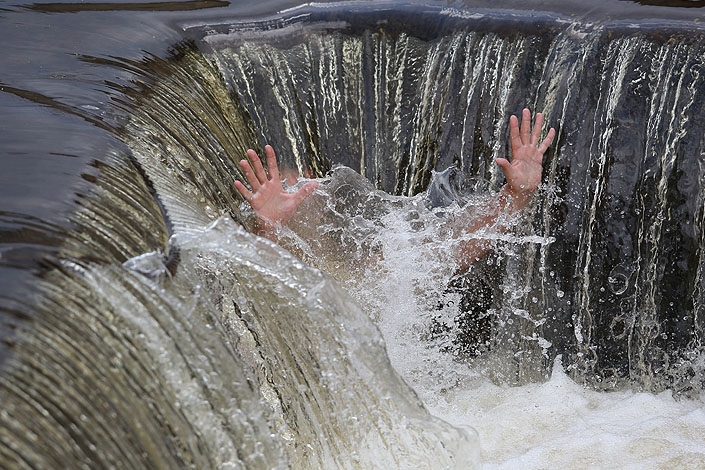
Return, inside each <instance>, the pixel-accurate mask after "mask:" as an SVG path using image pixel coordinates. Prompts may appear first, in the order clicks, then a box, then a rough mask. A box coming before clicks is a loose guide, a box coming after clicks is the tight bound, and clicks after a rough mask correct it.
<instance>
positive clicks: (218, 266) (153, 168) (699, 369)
mask: <svg viewBox="0 0 705 470" xmlns="http://www.w3.org/2000/svg"><path fill="white" fill-rule="evenodd" d="M356 5H357V4H356ZM180 27H181V30H180V35H181V36H182V37H181V40H180V41H179V42H178V43H176V44H174V45H173V47H172V48H171V49H170V51H169V54H168V56H166V55H165V56H160V55H149V54H146V55H145V57H144V58H143V59H141V60H133V59H126V58H119V57H108V56H94V55H88V54H86V55H83V56H81V57H80V60H81V61H82V62H83V63H85V64H90V65H91V66H92V67H97V68H100V69H101V70H106V69H109V70H115V71H118V72H119V73H120V74H126V75H128V76H129V77H130V78H129V80H125V81H123V82H121V81H119V80H116V81H110V80H106V82H105V86H106V91H105V92H106V93H107V95H108V97H109V100H108V102H109V106H110V108H111V110H112V112H113V113H114V114H113V115H111V119H103V118H97V117H96V116H93V115H91V114H90V113H89V112H86V111H85V110H79V109H73V108H71V109H70V113H69V114H71V115H74V116H79V117H82V118H83V119H84V120H85V121H86V122H87V123H88V125H92V126H96V127H99V128H100V129H102V130H104V131H106V132H108V133H109V134H110V135H111V136H112V137H113V138H114V139H115V141H116V142H117V143H115V144H114V145H111V147H110V149H109V150H107V151H106V152H105V155H101V156H100V157H99V158H96V160H95V161H93V162H92V163H91V164H90V166H89V168H87V169H85V171H83V172H82V174H81V176H82V179H83V181H84V182H85V183H86V185H87V187H88V188H89V190H86V191H83V192H81V193H80V194H77V196H76V210H75V212H74V213H73V214H71V216H70V218H69V219H68V220H67V221H66V223H65V224H53V223H50V222H48V221H45V220H41V219H38V218H32V217H30V216H26V215H22V214H9V213H5V212H3V213H2V214H1V215H2V219H1V220H2V222H3V224H8V225H10V224H16V226H18V227H22V229H21V230H19V229H18V230H15V231H11V230H7V231H5V232H3V236H4V237H5V238H3V243H10V242H13V243H14V242H15V241H14V240H15V239H17V240H19V239H22V237H28V239H27V240H25V242H26V243H36V244H37V245H42V244H44V245H46V247H45V248H46V249H44V250H43V251H42V253H41V256H40V257H38V259H37V260H34V261H32V263H31V265H25V264H23V263H24V262H25V261H24V259H23V256H24V254H23V253H24V252H22V251H21V250H17V251H12V250H8V251H7V252H3V255H2V256H3V257H2V258H0V260H2V261H3V266H9V267H10V268H12V269H23V270H27V271H29V272H31V276H32V278H33V280H34V282H35V286H34V287H35V288H36V290H35V291H33V292H32V294H31V295H29V294H28V295H27V296H26V297H24V298H22V299H21V300H12V299H11V296H9V295H8V296H7V299H10V300H7V302H3V304H2V309H3V310H2V311H3V320H2V322H1V323H0V328H2V329H1V330H0V332H1V333H2V341H1V342H0V366H1V367H2V380H0V394H1V396H2V400H3V407H2V408H3V409H2V410H0V462H6V463H8V467H10V468H56V467H66V466H70V467H78V466H86V467H98V466H100V467H103V466H105V467H111V466H114V467H126V466H127V467H130V468H154V467H159V468H162V467H163V468H182V467H195V468H211V467H217V468H472V467H478V466H480V463H481V456H480V445H479V442H478V436H477V433H476V431H475V430H473V429H470V428H465V427H462V426H454V425H451V424H449V423H448V422H446V421H444V420H442V419H440V418H438V417H436V416H434V415H433V414H431V413H430V412H429V411H428V410H427V407H426V405H425V404H424V402H423V401H422V399H421V398H420V397H419V395H418V393H417V391H416V388H421V389H423V390H424V391H425V392H426V393H429V394H433V395H437V396H441V397H442V396H446V395H445V394H448V393H450V392H452V391H453V390H457V389H458V388H460V387H462V384H464V383H467V381H468V380H475V379H474V378H475V377H482V378H483V379H488V380H489V381H491V382H493V383H495V384H497V385H500V386H525V385H527V384H535V383H542V382H546V381H548V380H549V379H550V378H551V376H552V374H553V377H554V378H556V377H557V379H555V380H565V382H566V383H567V381H568V378H567V377H565V378H564V377H563V376H562V375H561V374H562V373H563V372H562V371H563V369H564V370H565V373H566V374H567V375H568V377H570V378H571V379H572V380H573V381H575V382H577V383H579V384H581V385H584V386H586V387H588V388H591V389H596V390H620V391H623V390H636V391H646V392H649V393H660V392H663V391H668V392H669V393H672V394H673V395H675V396H678V397H680V398H682V399H683V400H687V399H688V398H695V397H698V396H699V395H700V394H701V393H702V390H703V384H704V383H705V369H704V367H705V352H704V350H703V340H704V338H703V335H704V334H705V332H704V331H703V324H704V322H705V311H704V309H705V297H704V294H703V292H704V290H703V289H704V288H705V285H704V284H703V283H704V282H705V281H704V278H705V273H703V270H704V269H705V260H704V258H703V257H704V254H703V250H702V247H703V246H705V240H703V228H704V227H703V225H704V224H705V215H704V211H703V207H705V200H704V198H705V195H703V188H705V184H703V181H704V178H705V176H704V175H705V174H704V173H703V172H704V171H705V170H704V169H703V166H702V162H703V159H704V158H705V138H704V137H703V136H704V135H705V134H703V129H705V116H704V115H703V113H702V112H701V111H702V109H705V81H704V80H705V73H703V72H705V64H704V60H705V59H703V58H704V57H705V40H704V39H705V31H704V30H703V29H702V27H701V26H699V24H698V23H697V22H687V21H682V22H677V21H674V22H664V23H654V24H651V23H649V22H644V23H642V24H639V25H636V26H635V25H634V24H632V23H630V22H628V21H619V20H615V21H603V22H594V23H593V22H589V21H575V20H567V19H566V18H565V17H563V16H561V15H559V14H552V13H551V14H545V13H541V14H539V13H537V14H536V15H534V16H533V17H531V18H527V17H526V16H522V15H515V14H510V13H507V12H499V13H497V12H494V11H492V10H482V11H478V12H470V11H469V10H456V9H451V8H435V7H433V8H432V7H424V8H421V7H414V8H406V7H402V6H399V7H398V8H396V9H395V8H391V7H390V8H389V9H385V8H382V9H374V8H369V9H368V8H363V7H360V6H359V5H358V8H357V9H354V10H352V11H349V10H347V9H346V8H344V7H342V6H340V5H335V4H332V5H328V6H324V5H315V4H310V5H304V6H301V7H297V8H294V9H291V10H285V11H283V12H281V13H280V14H277V15H275V16H272V17H262V18H255V19H248V20H241V19H232V20H230V19H218V20H213V19H208V20H203V19H199V20H193V21H184V22H182V23H180ZM0 85H3V84H2V83H0ZM3 91H6V92H7V93H12V94H14V95H17V96H21V97H23V98H27V97H29V99H32V100H34V101H36V102H40V103H42V104H45V103H49V102H50V103H53V105H52V106H53V107H54V108H56V109H60V110H65V108H67V109H68V108H69V107H64V106H59V105H58V104H56V103H57V102H55V101H51V100H47V99H44V98H42V97H40V98H38V97H37V95H36V94H30V93H25V92H23V91H21V90H19V89H16V88H13V87H10V86H4V87H3ZM523 107H529V108H531V109H532V110H536V111H542V112H543V113H544V114H545V116H546V120H547V125H550V126H553V127H555V128H556V129H557V131H558V133H557V138H556V140H555V142H554V143H553V145H552V147H551V149H550V150H549V152H548V153H547V155H546V158H545V161H544V177H543V184H542V186H541V188H540V189H539V191H538V194H537V196H536V198H535V200H534V201H533V203H532V205H531V206H530V208H528V209H527V210H526V211H524V212H523V213H521V214H519V215H518V216H517V217H515V218H513V219H512V220H511V221H510V222H511V224H512V227H513V230H512V233H510V234H498V233H493V232H491V231H485V232H482V233H479V234H476V235H473V236H477V237H480V238H482V239H484V240H487V241H489V242H491V243H492V244H493V247H494V252H493V253H492V254H490V255H488V256H487V257H486V258H483V259H482V260H480V261H479V262H478V263H477V264H476V265H475V266H473V267H472V268H471V269H470V270H469V271H467V272H464V273H457V272H455V270H454V269H453V267H454V265H453V262H454V260H453V259H452V252H451V251H450V249H449V246H450V245H449V243H451V242H450V241H449V240H448V237H444V236H439V235H438V234H439V233H440V234H443V233H445V232H443V230H444V227H445V225H444V223H446V222H447V221H448V220H453V218H459V217H467V216H469V215H468V214H472V213H473V212H475V213H477V212H481V211H482V210H483V209H484V206H485V205H486V204H487V201H488V197H491V194H493V192H494V191H496V190H498V188H499V187H500V186H501V185H502V184H503V175H502V173H501V171H500V170H499V167H498V166H497V165H496V164H495V163H494V160H495V159H496V158H500V157H503V158H504V157H507V158H510V151H509V146H508V138H507V137H508V121H509V116H510V115H512V114H517V113H519V112H521V109H522V108H523ZM113 116H114V119H113V118H112V117H113ZM264 144H271V145H273V146H274V148H275V149H276V151H277V153H278V155H279V157H280V161H281V166H282V168H283V169H284V171H285V172H297V173H299V174H301V175H305V177H307V178H318V179H319V181H320V182H321V185H320V189H319V190H318V191H317V192H316V194H314V195H313V196H312V197H311V198H310V199H309V200H307V201H306V203H305V204H304V206H303V207H302V208H301V211H300V213H299V214H298V215H297V217H296V218H295V219H294V220H292V222H291V224H290V226H289V227H287V228H285V229H284V230H283V232H282V233H281V234H280V241H281V243H280V244H275V243H272V242H271V241H268V240H265V239H262V238H259V237H257V236H255V235H254V234H252V233H251V232H250V231H248V229H251V228H252V223H253V214H252V213H251V211H250V210H249V209H248V208H247V205H246V204H244V203H243V201H242V200H241V198H240V196H239V194H238V193H237V191H236V190H235V188H234V186H233V184H232V182H233V180H235V179H240V180H243V175H242V173H241V170H240V168H239V166H238V164H237V162H238V161H239V160H240V159H241V158H244V157H245V152H246V150H247V149H248V148H255V149H261V148H262V147H263V146H264ZM449 167H454V169H453V170H448V171H444V170H446V169H447V168H449ZM429 188H430V190H429ZM444 188H445V189H444ZM448 188H450V189H448ZM478 188H480V189H478ZM433 191H446V193H444V194H450V195H451V196H452V197H451V198H450V199H447V200H445V199H444V198H440V199H444V201H445V202H444V203H443V207H439V206H438V205H437V204H434V203H432V202H431V200H432V199H433V198H432V197H430V196H429V193H432V192H433ZM444 197H445V196H444ZM453 199H455V200H453ZM13 226H14V225H13ZM12 237H15V238H12ZM11 238H12V239H11ZM13 263H14V264H13ZM554 364H559V366H558V367H559V368H561V370H556V369H554ZM468 377H471V378H470V379H468ZM551 380H553V379H551ZM449 391H450V392H449Z"/></svg>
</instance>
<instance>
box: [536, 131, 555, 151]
mask: <svg viewBox="0 0 705 470" xmlns="http://www.w3.org/2000/svg"><path fill="white" fill-rule="evenodd" d="M555 136H556V130H555V129H554V128H553V127H552V128H551V129H549V131H548V134H547V135H546V138H545V139H543V142H541V145H539V152H540V153H541V154H544V153H546V150H548V147H549V146H550V145H551V144H552V143H553V138H554V137H555Z"/></svg>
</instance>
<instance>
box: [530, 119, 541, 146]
mask: <svg viewBox="0 0 705 470" xmlns="http://www.w3.org/2000/svg"><path fill="white" fill-rule="evenodd" d="M542 128H543V113H536V121H535V122H534V130H532V131H531V145H533V146H536V145H537V144H538V143H539V138H540V137H541V129H542Z"/></svg>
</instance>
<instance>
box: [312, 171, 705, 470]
mask: <svg viewBox="0 0 705 470" xmlns="http://www.w3.org/2000/svg"><path fill="white" fill-rule="evenodd" d="M345 177H346V178H353V179H352V180H346V181H345V182H344V183H343V184H341V183H340V182H339V181H338V182H335V178H334V179H333V185H334V187H336V186H335V185H339V186H337V187H338V190H339V189H340V188H346V191H348V192H347V193H346V197H351V196H350V195H351V194H352V193H353V192H354V191H353V192H350V187H351V186H352V187H357V188H358V190H359V192H360V193H359V194H355V195H354V197H353V199H354V200H355V201H356V202H355V204H354V207H353V208H352V209H348V210H350V212H351V213H350V214H347V213H342V214H341V213H340V212H336V216H337V217H341V218H342V220H343V225H344V226H345V228H344V229H342V232H344V233H347V234H348V235H350V236H351V237H357V240H358V243H359V240H360V239H361V234H364V238H365V240H366V242H365V245H366V246H368V251H369V247H370V246H371V247H376V248H375V249H378V250H379V251H381V256H380V257H378V258H376V259H375V260H374V262H370V258H369V253H365V252H364V251H365V250H364V249H363V247H362V245H363V244H360V243H359V246H358V250H357V251H356V252H354V253H353V255H352V258H353V259H354V261H356V262H359V261H360V260H361V259H363V260H367V262H368V267H367V269H358V268H355V269H352V268H350V267H351V266H354V263H349V262H346V263H342V264H341V266H343V267H346V269H345V270H344V271H343V272H337V273H336V272H333V273H332V274H333V275H334V276H336V277H338V278H339V279H342V280H343V282H342V283H343V284H344V285H345V286H346V287H347V288H348V290H349V291H350V292H351V293H352V294H353V295H354V296H355V297H356V298H357V299H358V300H359V301H360V303H361V304H362V305H363V306H364V307H365V308H366V309H367V310H368V311H369V312H370V314H371V316H372V317H373V318H374V319H375V321H376V323H377V325H378V327H379V328H380V330H381V331H382V335H383V336H384V338H385V341H386V346H387V352H388V354H389V357H390V359H391V362H392V365H393V366H394V368H395V369H396V370H397V371H398V372H399V373H400V375H401V376H402V377H403V378H404V379H405V380H406V382H407V383H409V384H410V385H411V386H412V388H413V389H414V390H415V391H416V392H417V393H418V395H419V396H420V397H421V399H422V400H423V401H424V403H425V404H426V406H427V407H428V409H429V410H430V411H431V412H432V413H433V414H434V415H436V416H438V417H440V418H442V419H444V420H446V421H447V422H449V423H451V424H453V425H456V426H461V427H472V428H474V429H475V430H477V432H478V433H479V437H480V444H481V452H482V459H483V464H484V468H486V469H492V470H494V469H507V470H516V469H521V470H526V469H679V470H680V469H705V408H704V407H703V405H704V403H703V400H704V398H705V397H703V396H702V395H701V396H700V397H699V398H682V399H678V400H676V399H674V397H673V396H672V395H671V393H670V392H664V393H661V394H657V395H656V394H650V393H636V392H633V391H629V390H621V391H612V392H599V391H595V390H592V389H588V388H585V387H583V386H581V385H578V384H577V383H575V382H574V381H573V380H571V379H570V378H569V377H568V376H567V375H566V373H565V371H564V367H563V365H562V363H561V358H560V356H559V357H558V358H557V359H556V361H555V362H554V364H553V368H552V373H551V376H550V379H549V380H546V381H540V380H537V381H533V382H531V383H529V384H526V385H521V386H509V385H501V384H502V383H503V382H502V380H501V377H500V376H499V375H498V374H497V372H496V369H497V367H498V366H499V368H501V367H503V364H502V363H503V362H504V363H507V362H511V361H512V359H511V357H504V358H503V357H502V354H501V353H500V354H496V353H495V354H492V353H490V354H489V355H488V357H487V358H485V357H480V358H477V359H473V360H467V361H463V360H458V358H456V357H453V355H452V354H448V353H447V352H442V346H443V341H447V339H446V340H444V339H440V340H439V339H438V338H436V339H435V340H428V334H427V333H428V330H429V325H430V323H431V322H432V321H433V320H438V319H441V320H449V321H450V323H452V319H453V318H454V317H455V316H456V315H457V314H458V307H457V302H452V301H451V302H446V303H445V307H443V308H440V309H438V308H429V307H430V306H433V305H435V301H436V300H437V299H438V298H444V297H445V300H448V299H449V298H451V299H452V294H448V293H447V292H445V288H446V286H447V283H448V277H449V276H450V275H452V273H453V271H454V270H455V266H454V265H453V251H452V247H453V244H454V243H455V242H454V241H453V240H452V239H453V237H452V236H448V232H447V231H446V228H447V226H446V225H444V224H445V221H446V220H448V219H452V218H458V217H468V212H467V210H468V207H467V206H466V207H465V208H464V209H462V211H461V209H460V208H459V207H457V206H454V207H449V208H445V209H443V211H445V212H446V214H445V216H443V217H439V216H438V210H430V211H429V210H427V209H425V206H424V202H423V196H419V197H418V198H396V197H392V196H389V195H386V194H383V193H380V192H375V191H372V192H370V193H367V194H365V191H369V187H364V185H361V184H360V183H359V182H358V181H356V180H355V179H354V178H355V176H354V175H352V174H347V175H346V176H345ZM338 190H335V191H338ZM335 191H332V190H331V194H332V193H334V192H335ZM323 194H324V196H323V197H324V199H325V198H330V199H327V200H326V202H325V203H323V204H321V202H320V201H318V202H317V203H316V204H318V205H319V210H317V211H316V214H317V217H318V214H321V213H325V208H324V209H323V210H320V207H326V206H327V207H328V208H330V206H331V204H332V203H333V201H334V198H332V197H330V195H327V194H326V193H325V190H324V193H323ZM485 202H486V200H485ZM375 206H377V209H379V210H375ZM339 207H340V206H336V208H339ZM355 207H357V208H359V209H355ZM390 207H391V208H392V210H389V208H390ZM463 211H465V212H463ZM363 212H367V213H373V214H374V216H372V217H369V216H366V215H364V214H363ZM449 212H450V213H449ZM308 222H309V223H315V221H313V220H310V221H308ZM336 223H337V224H339V223H340V220H339V221H338V222H336ZM310 227H311V226H309V228H310ZM316 227H317V230H318V231H319V233H318V234H319V235H323V236H329V235H330V234H331V233H335V234H336V236H340V233H341V228H340V226H339V225H338V226H336V227H332V226H328V227H327V228H322V229H321V228H320V225H318V226H316ZM466 236H467V237H477V236H479V237H480V238H484V239H487V240H493V241H494V242H496V243H498V244H497V246H496V251H498V252H499V254H500V257H502V256H504V257H505V258H506V257H512V256H515V254H516V252H517V251H519V250H518V249H517V248H518V247H522V246H528V245H532V244H533V245H537V246H545V245H550V243H552V241H553V240H552V239H551V238H550V237H542V236H541V235H540V234H514V233H511V232H510V233H504V234H498V233H493V232H492V231H491V230H489V231H483V232H480V233H479V234H477V233H476V234H470V235H466ZM321 243H322V244H323V245H325V244H326V243H327V242H325V241H323V242H321ZM372 251H374V250H372ZM314 256H315V254H314ZM328 256H330V255H328ZM336 256H340V255H339V254H338V255H336ZM337 262H338V261H337V260H336V263H337ZM483 262H485V261H483ZM502 276H503V277H501V278H500V279H497V281H496V282H497V283H498V284H499V285H500V288H501V289H503V291H504V292H505V294H509V295H508V297H512V296H514V297H520V296H521V295H522V292H520V291H514V290H513V289H516V286H517V284H516V283H515V282H513V280H512V274H511V273H503V274H502ZM526 315H527V313H526V312H525V311H522V310H517V311H515V312H512V313H510V317H511V316H515V317H522V318H524V317H525V316H526ZM500 328H501V325H500ZM532 340H535V341H536V342H537V344H539V345H541V347H543V348H546V349H545V350H550V347H551V345H550V342H548V341H546V340H544V339H543V338H540V337H539V338H532ZM498 384H500V385H498Z"/></svg>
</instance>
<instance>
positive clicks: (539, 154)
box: [497, 108, 556, 200]
mask: <svg viewBox="0 0 705 470" xmlns="http://www.w3.org/2000/svg"><path fill="white" fill-rule="evenodd" d="M542 126H543V114H542V113H537V114H536V121H535V122H534V127H533V130H531V133H529V129H530V128H531V111H529V110H528V109H526V108H525V109H524V110H523V112H522V117H521V128H520V127H519V121H518V119H517V117H516V116H512V117H510V118H509V137H510V142H511V146H512V161H511V162H509V161H508V160H507V159H506V158H498V159H497V164H498V165H499V166H500V168H502V171H503V172H504V176H505V177H506V179H507V189H508V191H509V193H510V195H511V196H513V197H514V198H516V199H519V200H525V199H528V197H529V196H530V195H531V194H532V193H533V192H534V191H536V188H538V186H539V184H540V183H541V169H542V166H541V165H542V162H543V154H544V153H546V150H548V146H549V145H551V142H553V138H554V137H555V135H556V131H555V129H553V128H551V129H550V130H549V131H548V134H547V135H546V138H545V139H543V141H542V142H541V144H539V138H540V137H541V128H542Z"/></svg>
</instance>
